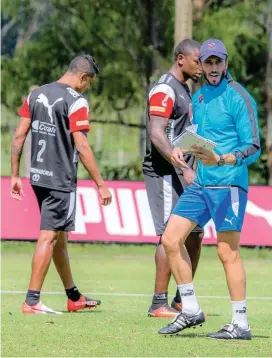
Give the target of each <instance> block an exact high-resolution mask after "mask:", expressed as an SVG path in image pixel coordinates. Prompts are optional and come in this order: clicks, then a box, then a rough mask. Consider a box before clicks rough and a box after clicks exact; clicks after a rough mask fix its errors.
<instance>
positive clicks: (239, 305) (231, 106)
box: [159, 39, 260, 340]
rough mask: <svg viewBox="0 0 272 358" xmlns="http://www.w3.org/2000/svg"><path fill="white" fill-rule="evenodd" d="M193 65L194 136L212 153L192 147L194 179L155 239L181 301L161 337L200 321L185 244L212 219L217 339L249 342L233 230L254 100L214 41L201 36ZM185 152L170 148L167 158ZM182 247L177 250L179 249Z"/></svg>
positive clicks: (253, 155)
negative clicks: (198, 79) (220, 301)
mask: <svg viewBox="0 0 272 358" xmlns="http://www.w3.org/2000/svg"><path fill="white" fill-rule="evenodd" d="M200 62H201V65H202V70H203V74H204V77H205V80H206V84H205V85H204V86H203V87H202V88H201V89H200V90H198V91H197V92H196V93H195V95H194V97H193V101H192V104H193V111H194V119H193V123H194V124H195V125H197V133H198V134H199V135H201V136H203V137H205V138H207V139H210V140H212V141H214V142H215V143H216V144H217V146H216V147H215V150H214V151H213V152H211V151H207V150H204V149H201V148H199V147H194V150H195V151H196V152H195V155H196V157H197V158H198V165H197V171H196V178H195V181H194V183H193V184H191V186H189V187H188V188H187V189H186V190H185V192H184V193H183V195H182V196H181V197H180V199H179V201H178V203H177V204H176V206H175V208H174V209H173V212H172V215H171V217H170V220H169V222H168V225H167V228H166V231H165V233H164V235H163V238H162V243H163V246H164V248H165V251H166V253H167V256H168V260H169V263H170V267H171V271H172V273H173V275H174V277H175V279H176V282H177V285H178V288H179V291H180V295H181V298H182V312H181V313H179V314H178V315H177V316H176V317H175V319H174V320H173V322H172V323H171V324H169V325H168V326H166V327H163V328H162V329H160V331H159V333H160V334H164V335H167V334H170V335H171V334H176V333H177V332H179V331H182V330H183V329H185V328H189V327H192V326H196V325H199V324H201V323H203V322H204V321H205V317H204V314H203V312H202V310H201V308H200V306H199V304H198V301H197V298H196V295H195V290H194V286H193V282H192V281H193V280H192V269H191V262H190V259H189V256H188V253H187V251H186V248H185V246H184V243H185V240H186V238H187V236H188V234H189V233H190V232H191V231H192V230H193V229H194V228H195V227H196V225H199V226H200V227H203V226H204V225H205V224H206V223H207V222H208V221H209V220H210V219H211V218H212V219H213V220H214V223H215V227H216V231H217V238H218V244H217V252H218V256H219V258H220V260H221V262H222V264H223V266H224V270H225V274H226V280H227V284H228V288H229V293H230V298H231V304H232V320H231V323H229V324H226V325H225V326H224V327H223V328H222V329H220V330H219V331H218V332H216V333H211V334H209V335H208V336H209V337H211V338H216V339H247V340H249V339H251V332H250V328H249V325H248V322H247V315H246V277H245V271H244V266H243V263H242V260H241V257H240V254H239V241H240V232H241V229H242V225H243V219H244V214H245V209H246V203H247V190H248V170H247V166H248V165H249V164H251V163H253V162H255V161H256V160H257V159H258V157H259V156H260V140H259V130H258V120H257V108H256V103H255V101H254V99H253V98H252V97H251V96H250V95H249V94H248V92H247V91H246V90H245V89H244V88H243V87H242V86H241V85H239V84H238V83H237V82H235V81H233V79H232V78H231V76H230V74H229V73H228V72H227V67H228V53H227V50H226V48H225V46H224V44H223V43H222V42H221V41H219V40H217V39H210V40H207V41H205V42H204V43H203V44H202V46H201V49H200ZM184 153H185V151H182V150H180V149H178V148H175V149H173V152H172V156H173V158H175V157H179V158H182V157H183V154H184ZM180 248H181V250H180Z"/></svg>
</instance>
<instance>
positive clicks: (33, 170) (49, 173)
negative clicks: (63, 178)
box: [30, 168, 53, 178]
mask: <svg viewBox="0 0 272 358" xmlns="http://www.w3.org/2000/svg"><path fill="white" fill-rule="evenodd" d="M30 173H35V174H40V175H45V176H47V177H52V176H53V172H52V171H49V170H45V169H38V168H30ZM33 176H34V175H33ZM33 176H32V178H33Z"/></svg>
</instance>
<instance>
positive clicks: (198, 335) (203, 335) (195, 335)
mask: <svg viewBox="0 0 272 358" xmlns="http://www.w3.org/2000/svg"><path fill="white" fill-rule="evenodd" d="M165 337H167V338H172V339H175V338H209V337H208V336H207V333H183V334H176V335H173V336H170V335H169V336H165ZM252 338H253V339H254V338H264V339H269V338H271V337H270V336H262V335H256V334H254V335H253V336H252ZM209 339H212V338H209ZM214 340H215V339H214ZM218 341H228V342H242V341H243V342H244V341H246V340H243V339H218Z"/></svg>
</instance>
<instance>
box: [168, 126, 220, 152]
mask: <svg viewBox="0 0 272 358" xmlns="http://www.w3.org/2000/svg"><path fill="white" fill-rule="evenodd" d="M190 127H192V126H190ZM190 127H187V128H186V129H185V131H184V132H183V133H181V134H180V135H179V136H177V137H176V138H174V139H173V142H172V144H173V146H174V147H178V148H181V149H186V150H190V149H192V151H194V150H195V149H194V148H192V146H193V145H196V146H198V147H201V148H204V149H206V150H209V151H213V149H214V148H215V147H216V143H215V142H213V141H212V140H209V139H206V138H204V137H202V136H200V135H198V134H196V133H194V132H193V131H192V130H191V128H190Z"/></svg>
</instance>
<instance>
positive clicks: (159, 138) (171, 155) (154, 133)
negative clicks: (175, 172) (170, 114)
mask: <svg viewBox="0 0 272 358" xmlns="http://www.w3.org/2000/svg"><path fill="white" fill-rule="evenodd" d="M168 121H169V119H168V118H165V117H159V116H152V115H151V116H150V140H151V141H152V143H153V144H154V146H155V147H156V148H157V150H158V151H159V152H160V153H161V155H162V156H163V157H164V158H165V159H166V160H167V161H168V162H169V163H171V164H173V165H174V166H177V167H179V168H181V169H182V168H187V167H188V165H187V164H186V162H185V161H184V159H183V153H182V151H181V149H178V148H175V149H174V147H173V146H172V144H171V142H170V140H169V139H168V138H167V136H166V133H165V132H166V127H167V124H168Z"/></svg>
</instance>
